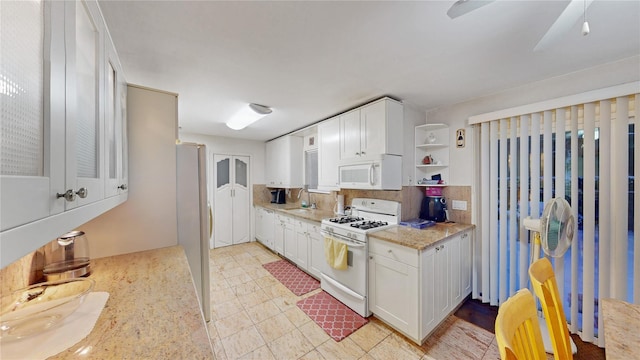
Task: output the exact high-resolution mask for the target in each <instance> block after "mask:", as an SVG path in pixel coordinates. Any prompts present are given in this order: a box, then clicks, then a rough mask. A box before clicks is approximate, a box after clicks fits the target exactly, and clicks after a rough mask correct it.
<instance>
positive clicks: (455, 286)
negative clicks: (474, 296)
mask: <svg viewBox="0 0 640 360" xmlns="http://www.w3.org/2000/svg"><path fill="white" fill-rule="evenodd" d="M461 236H462V235H456V236H455V237H453V239H451V240H449V254H448V255H449V279H450V281H449V308H448V309H447V310H448V311H447V313H449V312H451V311H453V310H454V309H455V308H456V307H457V306H458V304H460V303H461V302H462V300H464V297H463V296H462V279H461V274H462V269H461V266H462V252H461V251H460V245H461V244H460V243H461Z"/></svg>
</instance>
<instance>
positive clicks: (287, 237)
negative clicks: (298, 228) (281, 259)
mask: <svg viewBox="0 0 640 360" xmlns="http://www.w3.org/2000/svg"><path fill="white" fill-rule="evenodd" d="M273 233H274V237H273V247H274V251H275V252H276V253H278V254H280V255H284V256H285V257H287V258H289V259H292V257H290V256H288V255H287V254H290V255H291V254H292V253H294V254H295V252H296V250H295V248H296V233H295V228H294V226H293V219H292V218H290V217H288V216H285V215H281V214H278V215H276V218H275V223H274V231H273Z"/></svg>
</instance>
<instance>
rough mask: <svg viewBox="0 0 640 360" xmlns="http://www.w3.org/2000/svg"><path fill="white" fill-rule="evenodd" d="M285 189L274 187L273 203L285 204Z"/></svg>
mask: <svg viewBox="0 0 640 360" xmlns="http://www.w3.org/2000/svg"><path fill="white" fill-rule="evenodd" d="M285 195H286V193H285V190H284V189H273V190H271V203H272V204H284V203H285V202H286V201H285Z"/></svg>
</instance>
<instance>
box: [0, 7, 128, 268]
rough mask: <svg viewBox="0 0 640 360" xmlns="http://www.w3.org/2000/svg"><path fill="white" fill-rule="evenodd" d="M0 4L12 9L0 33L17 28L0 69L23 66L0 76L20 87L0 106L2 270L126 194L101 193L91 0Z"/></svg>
mask: <svg viewBox="0 0 640 360" xmlns="http://www.w3.org/2000/svg"><path fill="white" fill-rule="evenodd" d="M2 8H3V9H2V10H3V11H4V12H6V13H11V14H13V15H14V16H12V17H11V20H10V21H9V20H8V21H3V22H2V25H1V26H2V32H3V33H4V32H7V33H14V34H19V36H17V37H14V38H7V39H4V40H3V41H2V45H1V46H2V54H3V63H4V64H5V65H6V67H3V68H6V69H11V68H15V69H22V71H21V72H19V73H15V74H12V73H6V74H3V76H7V78H9V79H11V82H12V83H14V84H16V85H15V86H16V88H20V89H24V90H25V91H24V92H22V91H20V92H16V94H15V95H16V96H9V97H6V98H5V99H4V100H5V101H4V102H3V108H6V109H7V111H6V114H8V116H4V115H3V117H2V120H1V121H2V128H3V131H2V143H3V151H2V152H0V164H1V166H0V182H1V184H0V189H1V190H0V191H1V198H2V201H1V210H0V211H1V212H2V217H1V218H0V231H1V232H2V233H1V237H2V251H1V253H2V255H1V259H0V267H3V266H5V265H7V264H8V263H10V262H12V261H14V260H16V259H18V258H19V257H21V256H23V255H25V254H27V253H28V252H30V251H33V250H35V249H36V248H38V247H40V246H42V245H43V244H45V243H46V242H48V241H51V239H54V238H56V237H57V236H60V235H61V234H63V233H64V232H66V231H69V230H71V229H73V228H75V227H77V226H78V225H80V224H83V223H85V222H87V221H88V220H90V219H92V218H94V217H96V216H98V215H100V214H101V213H103V212H105V211H107V210H109V209H111V208H113V207H114V206H116V205H119V204H120V203H122V202H124V201H125V200H126V194H123V196H117V197H114V198H111V199H108V200H107V198H106V197H105V181H106V180H105V179H106V177H105V171H104V169H105V142H106V138H105V132H104V117H105V102H106V98H105V87H106V81H105V71H104V64H105V57H106V54H105V39H106V38H108V36H109V35H108V32H107V29H106V25H105V23H104V20H103V19H102V16H101V12H100V9H99V7H98V4H97V2H96V1H77V2H55V1H47V2H37V1H36V2H7V3H3V4H2ZM114 56H115V52H114ZM115 58H116V57H114V59H115ZM12 64H13V65H12ZM120 76H121V84H124V77H122V74H120ZM120 106H121V104H116V105H115V109H116V111H121V108H120ZM20 109H22V110H20ZM24 109H28V111H23V110H24ZM18 125H19V126H18ZM118 136H121V135H117V136H116V141H118ZM5 146H7V147H5ZM124 155H126V154H124ZM37 220H39V221H37Z"/></svg>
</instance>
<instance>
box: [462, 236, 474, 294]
mask: <svg viewBox="0 0 640 360" xmlns="http://www.w3.org/2000/svg"><path fill="white" fill-rule="evenodd" d="M471 234H472V232H471V231H466V232H464V233H463V234H462V235H460V254H461V256H460V287H461V289H462V298H463V299H464V298H466V297H467V295H469V294H471V290H472V289H471V287H472V284H471V279H472V277H473V269H472V266H473V248H472V247H471V244H472V242H471Z"/></svg>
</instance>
